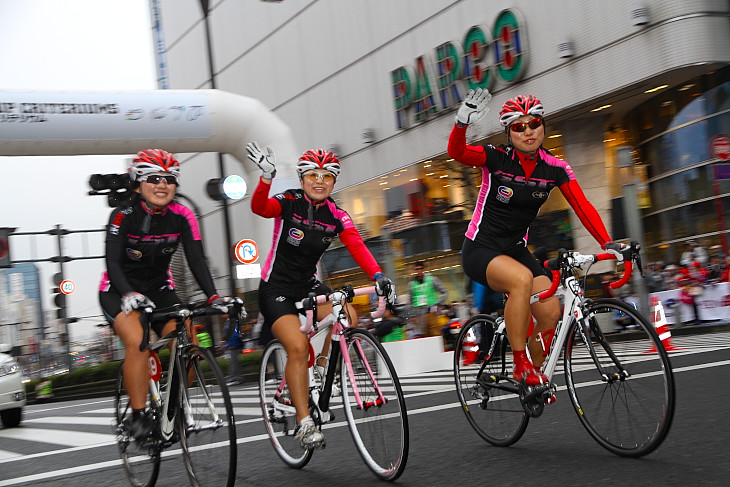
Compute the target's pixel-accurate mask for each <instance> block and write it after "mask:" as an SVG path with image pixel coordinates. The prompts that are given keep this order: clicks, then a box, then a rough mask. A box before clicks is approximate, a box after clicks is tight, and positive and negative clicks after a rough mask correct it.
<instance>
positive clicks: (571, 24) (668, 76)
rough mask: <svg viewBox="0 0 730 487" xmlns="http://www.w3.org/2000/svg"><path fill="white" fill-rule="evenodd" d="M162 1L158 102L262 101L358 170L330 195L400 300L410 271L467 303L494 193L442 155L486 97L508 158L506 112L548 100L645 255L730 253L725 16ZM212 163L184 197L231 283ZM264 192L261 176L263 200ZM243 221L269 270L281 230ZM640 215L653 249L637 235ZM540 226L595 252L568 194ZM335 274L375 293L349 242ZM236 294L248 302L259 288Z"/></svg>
mask: <svg viewBox="0 0 730 487" xmlns="http://www.w3.org/2000/svg"><path fill="white" fill-rule="evenodd" d="M208 3H209V7H208V8H209V11H208V15H207V18H206V16H205V15H204V12H203V8H202V5H203V4H208ZM151 6H152V9H153V12H154V13H155V14H156V17H155V18H156V20H158V21H159V22H158V23H157V24H156V25H155V35H156V36H157V37H156V39H157V45H156V47H157V49H158V51H159V54H160V55H159V57H158V65H159V67H160V73H161V80H162V81H161V82H163V81H164V85H162V84H161V87H162V86H165V87H169V88H171V89H209V88H213V87H215V88H217V89H220V90H224V91H229V92H233V93H237V94H241V95H245V96H249V97H253V98H257V99H259V100H261V101H262V102H263V103H264V104H265V105H266V106H267V107H269V109H270V110H272V111H273V112H274V113H275V114H276V115H277V116H279V117H280V118H281V119H282V120H283V121H284V122H285V123H286V124H288V125H289V127H291V129H292V130H293V133H294V135H295V138H296V140H297V143H298V145H299V146H300V148H301V151H302V152H303V151H304V150H306V149H310V148H315V147H324V148H329V149H332V150H334V151H335V152H336V153H337V155H338V156H339V158H340V160H341V162H342V165H343V172H342V175H341V176H340V178H339V179H338V181H337V185H336V188H335V191H336V192H335V194H334V197H335V199H336V200H337V202H338V203H339V204H340V206H342V207H344V208H345V209H346V210H347V211H348V212H349V213H350V215H351V216H352V217H353V219H354V221H355V222H356V224H357V225H358V227H359V229H360V230H361V233H363V236H364V237H365V238H366V239H367V243H368V246H369V247H370V248H371V250H372V251H373V252H374V254H375V255H376V258H377V259H378V260H379V261H380V262H381V265H383V266H384V267H385V269H386V272H387V273H388V274H389V275H393V276H397V278H398V284H399V288H400V289H405V288H406V287H405V283H406V282H407V280H408V276H409V274H410V272H411V270H410V267H409V263H411V262H413V261H415V260H427V261H428V262H429V265H428V266H429V269H431V270H432V272H434V273H436V274H437V275H438V276H439V278H440V279H441V280H442V281H443V282H444V283H445V284H446V285H447V287H448V288H449V291H450V299H452V300H458V299H461V298H462V297H463V295H464V278H463V272H462V270H461V267H460V257H459V250H460V247H461V242H462V241H463V233H464V229H465V227H466V223H467V222H468V220H469V218H470V217H471V213H472V210H473V205H474V202H475V197H476V194H477V193H478V188H479V185H480V184H481V181H480V176H479V174H478V173H477V172H476V171H474V170H473V169H470V168H467V167H465V166H462V165H460V164H458V163H456V162H455V161H453V160H450V159H449V157H448V155H447V154H446V146H447V140H448V136H449V132H450V130H451V127H452V126H453V122H454V115H455V112H456V109H457V108H458V106H459V104H460V102H461V101H462V100H463V98H464V96H465V94H466V92H467V91H468V90H469V89H470V88H474V87H479V86H481V87H485V88H488V89H489V90H490V92H492V94H493V95H494V97H493V99H492V101H491V102H490V105H489V106H490V108H491V111H490V113H488V114H487V116H486V117H485V119H484V120H482V121H481V122H480V123H479V124H476V125H474V126H472V127H470V128H469V130H468V133H467V137H468V142H469V143H472V144H483V143H493V144H501V143H505V137H504V132H503V130H502V128H501V126H500V125H499V123H498V119H497V113H498V111H499V108H500V107H501V105H502V103H503V102H504V101H505V100H507V99H509V98H511V97H513V96H515V95H518V94H523V93H530V94H534V95H536V96H537V97H538V98H540V99H541V101H542V103H543V105H544V106H545V109H546V130H547V137H546V142H545V146H546V147H547V148H549V149H550V150H551V151H552V152H553V153H554V154H555V155H557V156H558V157H561V158H563V159H565V160H566V161H568V162H569V163H570V164H571V166H572V167H573V169H574V171H575V173H576V176H577V178H578V181H579V182H580V184H581V186H582V188H583V189H584V192H585V193H586V195H587V197H588V199H589V200H590V201H591V202H592V203H593V205H594V206H595V207H596V208H597V210H598V211H599V213H600V215H601V217H602V218H603V220H604V222H605V223H606V225H607V227H608V229H609V233H610V234H611V235H612V236H613V237H614V238H615V239H622V238H625V239H637V240H640V241H642V243H643V245H644V247H645V250H646V255H647V257H646V258H647V259H648V260H663V261H666V262H676V261H677V260H679V255H680V253H681V247H682V245H683V244H684V242H685V241H687V240H689V239H695V240H699V241H700V242H701V243H702V244H703V245H704V246H705V247H707V248H710V247H713V246H720V247H721V248H722V249H723V250H724V251H725V253H727V232H728V228H730V219H728V213H729V212H730V198H728V196H729V195H730V183H728V178H730V175H728V172H730V171H728V170H727V166H725V164H726V162H728V161H727V159H728V157H730V139H728V137H729V136H730V112H729V111H728V109H729V108H730V98H729V95H730V67H729V62H730V16H729V13H730V12H729V4H728V2H727V1H721V0H693V1H686V0H645V1H643V2H637V1H635V0H612V1H609V2H585V1H581V0H562V1H559V2H549V1H547V0H537V1H535V0H529V1H528V0H505V1H502V0H493V1H490V2H483V1H480V0H399V1H393V0H368V1H354V2H353V1H347V2H343V1H339V0H284V1H280V2H272V1H247V2H240V1H237V0H214V1H211V2H200V1H198V0H151ZM207 33H209V34H210V35H209V36H208V35H207ZM708 33H711V35H708ZM271 145H272V146H273V147H274V149H276V144H275V141H272V142H271ZM621 148H623V149H621ZM620 154H624V156H623V158H622V157H620V156H619V155H620ZM215 157H216V156H215V155H213V154H185V155H181V159H182V160H183V161H184V162H183V172H182V188H183V189H184V191H185V194H186V195H188V196H190V197H192V198H193V199H194V200H196V201H197V202H198V204H199V206H201V208H202V213H203V215H204V216H203V223H202V227H203V230H204V232H205V234H206V235H205V239H206V245H207V252H208V254H209V256H210V258H211V260H212V262H213V265H214V268H215V269H216V270H217V274H219V275H221V276H225V275H227V269H226V267H227V264H226V258H225V257H226V256H225V255H223V254H222V252H220V249H222V248H225V244H223V243H222V241H221V239H222V236H223V235H225V233H224V231H223V221H224V219H223V217H222V214H223V212H222V210H221V208H220V207H219V204H218V203H215V202H213V201H211V200H209V199H208V198H207V197H206V196H205V189H204V184H203V182H204V181H205V180H207V179H208V178H211V177H216V176H218V174H216V167H217V161H216V159H215ZM224 161H225V162H224V164H225V170H226V171H228V172H229V173H236V172H238V173H241V172H242V171H241V170H240V167H238V166H239V163H238V162H237V161H235V160H234V159H233V158H231V157H230V156H224ZM294 163H295V161H292V160H282V161H279V164H280V165H282V167H283V168H284V171H283V174H287V173H288V174H293V172H292V171H291V170H290V169H291V167H293V164H294ZM622 166H623V167H622ZM287 169H289V171H288V172H287ZM188 181H189V182H190V183H188ZM196 181H199V182H200V184H197V185H196V183H195V182H196ZM256 182H257V181H256V180H255V179H254V178H249V180H247V183H248V186H249V188H253V187H254V186H255V184H256ZM288 182H289V183H290V184H294V185H298V183H297V181H296V180H295V179H291V180H289V181H288ZM282 184H286V181H285V182H284V183H282ZM629 190H631V191H635V192H636V194H637V195H638V197H637V199H636V203H635V204H632V205H630V206H629V207H626V208H624V201H633V200H627V198H626V195H627V194H628V193H627V191H629ZM229 212H230V216H231V222H232V223H231V225H232V234H233V239H234V241H235V240H238V239H242V238H254V239H255V240H256V241H257V242H258V244H259V249H260V253H261V255H262V257H263V256H265V255H266V252H267V251H268V249H269V247H270V241H271V232H270V228H271V227H270V225H269V224H268V223H267V222H266V221H264V220H263V219H261V218H259V217H257V216H254V215H252V214H251V211H250V200H249V198H248V197H246V198H244V199H243V200H241V201H239V202H238V203H235V204H233V205H231V206H230V207H229ZM632 217H633V218H634V219H635V220H637V219H638V221H639V222H640V224H641V226H642V230H641V232H640V233H641V235H638V236H637V235H630V234H629V233H630V228H635V227H631V226H630V225H627V224H626V222H627V221H630V220H631V218H632ZM539 218H540V223H539V225H537V224H536V225H535V226H534V227H535V228H533V229H531V241H530V242H531V244H532V245H533V246H534V247H541V249H542V250H545V251H547V252H548V253H550V252H552V251H555V250H557V248H558V247H561V246H563V247H571V248H575V249H578V250H581V251H584V252H595V251H597V250H598V246H597V245H596V243H595V241H594V240H593V238H592V237H591V236H590V235H589V234H588V232H587V231H585V230H584V229H583V228H582V225H581V224H580V222H579V221H578V219H577V217H576V216H575V214H574V213H573V211H572V210H570V209H569V207H568V205H567V203H566V202H565V201H564V199H563V198H562V195H560V194H559V192H553V195H552V196H551V198H550V199H549V201H548V203H547V204H546V206H545V207H544V208H543V211H542V213H541V215H540V217H539ZM232 244H233V242H232V243H231V245H232ZM322 271H323V273H325V274H327V276H328V277H329V278H330V279H331V280H332V281H333V283H334V284H337V283H339V282H340V281H351V282H355V283H363V282H364V281H365V279H366V277H365V276H364V275H363V274H362V273H360V272H359V270H358V269H355V266H354V262H353V261H352V260H351V259H350V258H349V256H348V255H347V253H346V252H345V251H344V249H342V248H337V246H336V245H334V246H333V248H332V249H331V250H330V251H328V253H327V255H326V257H325V258H324V259H323V265H322ZM239 284H240V286H239V291H243V292H250V291H253V290H254V289H255V288H256V287H257V285H258V281H257V280H255V279H248V280H245V281H239ZM219 287H220V288H223V286H219Z"/></svg>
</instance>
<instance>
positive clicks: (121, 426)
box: [114, 362, 161, 487]
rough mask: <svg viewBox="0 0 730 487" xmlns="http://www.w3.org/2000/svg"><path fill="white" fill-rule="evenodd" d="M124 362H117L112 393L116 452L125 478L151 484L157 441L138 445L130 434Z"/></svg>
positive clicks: (154, 478) (144, 485)
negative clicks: (117, 370)
mask: <svg viewBox="0 0 730 487" xmlns="http://www.w3.org/2000/svg"><path fill="white" fill-rule="evenodd" d="M123 364H124V362H122V364H121V365H120V366H119V372H118V374H117V382H116V388H115V396H114V411H115V431H114V432H115V433H116V439H117V447H118V448H119V455H120V457H121V459H122V465H123V466H124V471H125V473H126V474H127V478H128V479H129V482H130V483H131V484H132V485H134V486H136V487H151V486H153V485H155V482H156V481H157V476H158V474H159V471H160V450H161V445H160V444H159V443H158V442H155V441H153V440H150V441H149V444H145V445H144V446H143V445H139V444H137V443H136V441H135V440H134V438H133V437H132V434H131V431H130V426H131V424H132V408H131V406H130V404H129V396H128V395H127V391H126V389H125V387H124V374H123V371H122V367H123Z"/></svg>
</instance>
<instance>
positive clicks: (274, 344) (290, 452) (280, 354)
mask: <svg viewBox="0 0 730 487" xmlns="http://www.w3.org/2000/svg"><path fill="white" fill-rule="evenodd" d="M286 361H287V354H286V350H285V349H284V345H282V344H281V342H280V341H279V340H273V341H271V342H270V343H269V345H268V346H267V347H266V349H265V350H264V354H263V355H262V357H261V370H260V371H259V399H260V400H261V413H262V414H263V416H264V424H265V425H266V432H267V433H268V434H269V439H270V440H271V444H272V445H274V451H275V452H276V454H277V455H279V458H281V459H282V460H283V461H284V463H286V464H287V465H289V466H290V467H292V468H302V467H303V466H305V465H306V464H307V463H308V462H309V459H310V458H312V452H313V450H312V449H304V448H302V446H301V445H300V444H299V442H298V441H297V440H296V439H295V438H294V429H295V428H296V426H297V411H296V409H294V404H293V403H292V401H291V396H290V395H289V387H287V385H286V381H285V380H284V371H285V369H286Z"/></svg>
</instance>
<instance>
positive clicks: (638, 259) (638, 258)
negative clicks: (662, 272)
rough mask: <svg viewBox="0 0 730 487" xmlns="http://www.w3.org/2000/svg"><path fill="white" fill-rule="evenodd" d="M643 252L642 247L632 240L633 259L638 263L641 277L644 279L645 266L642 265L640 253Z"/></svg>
mask: <svg viewBox="0 0 730 487" xmlns="http://www.w3.org/2000/svg"><path fill="white" fill-rule="evenodd" d="M640 250H641V245H639V242H637V241H635V240H632V241H631V254H632V255H631V258H632V259H633V260H634V261H635V262H636V266H637V267H638V268H639V275H640V276H641V277H642V278H643V277H644V266H643V265H641V253H640V252H639V251H640Z"/></svg>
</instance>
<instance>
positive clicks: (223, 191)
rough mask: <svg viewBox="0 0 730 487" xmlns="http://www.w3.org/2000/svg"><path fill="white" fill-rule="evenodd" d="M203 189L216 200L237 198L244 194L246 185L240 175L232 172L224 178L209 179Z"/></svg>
mask: <svg viewBox="0 0 730 487" xmlns="http://www.w3.org/2000/svg"><path fill="white" fill-rule="evenodd" d="M205 190H206V192H207V193H208V196H209V197H210V198H211V199H213V200H216V201H222V200H239V199H241V198H243V197H244V196H246V190H247V187H246V181H244V179H243V178H242V177H241V176H238V175H236V174H232V175H230V176H227V177H225V178H214V179H209V180H208V183H207V184H206V186H205Z"/></svg>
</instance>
